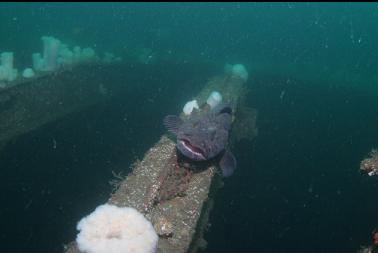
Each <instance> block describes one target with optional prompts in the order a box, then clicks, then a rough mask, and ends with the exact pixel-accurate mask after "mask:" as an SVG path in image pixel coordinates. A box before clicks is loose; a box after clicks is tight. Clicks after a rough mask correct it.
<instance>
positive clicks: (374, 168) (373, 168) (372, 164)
mask: <svg viewBox="0 0 378 253" xmlns="http://www.w3.org/2000/svg"><path fill="white" fill-rule="evenodd" d="M360 170H361V171H362V172H364V173H367V174H368V175H369V176H375V175H378V151H377V150H376V149H372V150H371V151H370V153H369V157H368V158H365V159H363V160H362V161H361V163H360Z"/></svg>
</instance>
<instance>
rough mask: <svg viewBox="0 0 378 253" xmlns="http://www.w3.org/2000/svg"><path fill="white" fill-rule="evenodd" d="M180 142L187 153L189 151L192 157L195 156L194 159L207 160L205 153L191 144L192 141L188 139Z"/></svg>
mask: <svg viewBox="0 0 378 253" xmlns="http://www.w3.org/2000/svg"><path fill="white" fill-rule="evenodd" d="M179 142H180V144H181V146H182V147H183V148H184V149H185V150H186V151H188V152H189V153H190V154H191V155H192V156H194V157H192V158H194V159H197V160H206V158H205V153H204V152H203V150H202V149H200V148H198V147H196V146H193V145H192V144H191V143H190V141H188V140H186V139H180V140H179Z"/></svg>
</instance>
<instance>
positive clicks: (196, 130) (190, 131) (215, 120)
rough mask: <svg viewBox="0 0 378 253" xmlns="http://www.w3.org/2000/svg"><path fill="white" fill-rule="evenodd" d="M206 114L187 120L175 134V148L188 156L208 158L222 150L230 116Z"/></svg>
mask: <svg viewBox="0 0 378 253" xmlns="http://www.w3.org/2000/svg"><path fill="white" fill-rule="evenodd" d="M223 116H224V115H222V116H220V115H215V114H206V115H202V116H200V117H193V118H191V119H189V120H187V121H186V122H185V123H184V124H183V125H182V127H181V128H180V131H179V132H178V134H177V148H178V149H179V150H180V152H181V153H182V154H183V155H185V156H187V157H188V158H190V159H192V160H196V161H203V160H208V159H211V158H213V157H215V156H216V155H217V154H219V153H220V152H221V151H223V150H224V148H225V146H226V145H227V140H228V128H229V122H230V121H231V117H229V118H228V117H223Z"/></svg>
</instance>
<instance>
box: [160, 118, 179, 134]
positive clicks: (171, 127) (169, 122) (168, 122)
mask: <svg viewBox="0 0 378 253" xmlns="http://www.w3.org/2000/svg"><path fill="white" fill-rule="evenodd" d="M163 123H164V126H165V127H166V128H167V130H168V131H169V132H171V133H173V134H175V135H177V133H178V129H179V128H180V126H181V125H182V123H183V121H182V119H180V117H178V116H176V115H167V116H165V117H164V121H163Z"/></svg>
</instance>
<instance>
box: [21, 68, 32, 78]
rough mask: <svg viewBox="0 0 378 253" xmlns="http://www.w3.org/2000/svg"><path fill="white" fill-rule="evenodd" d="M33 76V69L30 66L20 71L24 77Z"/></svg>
mask: <svg viewBox="0 0 378 253" xmlns="http://www.w3.org/2000/svg"><path fill="white" fill-rule="evenodd" d="M34 76H35V73H34V70H33V69H32V68H26V69H24V71H22V77H24V78H32V77H34Z"/></svg>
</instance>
